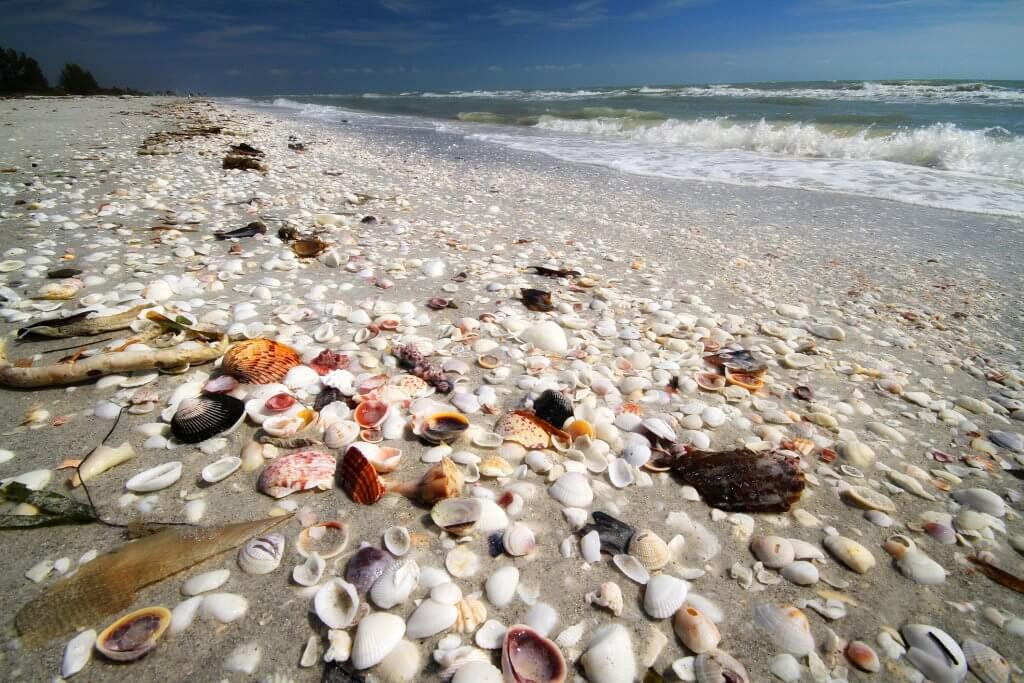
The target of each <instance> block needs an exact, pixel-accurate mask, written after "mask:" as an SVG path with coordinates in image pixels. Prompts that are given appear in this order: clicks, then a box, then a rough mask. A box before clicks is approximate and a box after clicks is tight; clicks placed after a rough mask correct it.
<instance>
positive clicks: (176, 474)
mask: <svg viewBox="0 0 1024 683" xmlns="http://www.w3.org/2000/svg"><path fill="white" fill-rule="evenodd" d="M179 479H181V463H180V462H178V461H176V460H175V461H171V462H165V463H164V464H162V465H157V466H156V467H152V468H150V469H148V470H146V471H144V472H140V473H138V474H136V475H135V476H134V477H132V478H131V479H129V480H128V481H126V482H125V484H124V487H125V488H126V489H128V490H129V491H132V492H134V493H150V492H152V491H159V490H161V489H165V488H167V487H168V486H173V485H174V483H175V482H176V481H178V480H179Z"/></svg>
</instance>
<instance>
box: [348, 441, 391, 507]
mask: <svg viewBox="0 0 1024 683" xmlns="http://www.w3.org/2000/svg"><path fill="white" fill-rule="evenodd" d="M338 483H339V485H340V486H341V488H342V490H343V491H344V492H345V493H347V494H348V495H349V497H350V498H351V499H352V500H353V501H354V502H356V503H359V504H360V505H373V504H374V503H376V502H377V501H378V500H380V499H381V498H383V497H384V494H385V493H386V491H385V489H384V484H383V483H382V482H381V480H380V477H379V476H378V475H377V470H376V469H374V467H373V465H372V464H370V461H369V460H367V459H366V457H365V456H364V455H363V448H362V446H361V445H360V444H353V445H351V446H349V447H348V450H346V451H345V457H344V458H342V461H341V468H340V470H339V471H338Z"/></svg>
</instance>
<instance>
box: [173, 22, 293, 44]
mask: <svg viewBox="0 0 1024 683" xmlns="http://www.w3.org/2000/svg"><path fill="white" fill-rule="evenodd" d="M274 29H275V27H274V26H270V25H267V24H238V25H234V26H225V27H223V28H215V29H210V30H208V31H200V32H198V33H193V34H192V35H191V36H189V37H188V42H189V43H192V44H193V45H197V46H199V47H204V48H210V49H216V48H218V47H222V46H223V45H224V44H225V43H229V42H231V41H233V40H235V39H236V38H244V37H246V36H252V35H257V34H260V33H269V32H270V31H273V30H274Z"/></svg>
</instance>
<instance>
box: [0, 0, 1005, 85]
mask: <svg viewBox="0 0 1024 683" xmlns="http://www.w3.org/2000/svg"><path fill="white" fill-rule="evenodd" d="M1022 36H1024V0H998V1H997V0H792V1H786V2H772V1H771V0H633V1H616V0H576V1H575V2H568V3H554V2H546V1H542V0H476V1H470V0H424V1H422V2H420V1H417V0H364V1H362V2H347V1H345V0H333V1H328V0H312V1H309V2H302V1H301V0H248V1H247V2H224V1H220V0H204V1H202V2H197V1H195V0H176V1H173V2H172V1H160V0H150V1H148V2H146V1H143V2H117V1H115V0H0V45H2V46H3V47H13V48H15V49H18V50H23V51H25V52H28V53H29V54H31V55H33V56H35V57H36V58H37V59H39V61H40V63H41V64H42V65H43V68H44V70H45V71H46V73H47V75H48V77H50V78H51V80H53V79H55V77H56V74H57V72H58V71H59V68H60V65H61V64H62V63H63V62H64V61H77V62H79V63H81V64H83V65H84V66H86V67H87V68H89V69H91V70H92V71H93V73H95V74H96V76H97V78H98V79H99V80H100V82H101V83H103V84H110V85H130V86H133V87H138V88H146V89H163V88H173V89H177V90H179V91H206V92H210V93H213V94H237V95H245V94H249V95H260V94H304V93H326V92H349V91H354V92H362V91H372V90H378V91H379V90H395V89H399V90H406V89H456V88H480V87H486V88H509V87H570V86H581V85H616V84H626V83H629V84H643V83H646V84H666V83H706V82H739V81H763V80H815V79H879V78H987V79H997V78H1001V79H1024V38H1022Z"/></svg>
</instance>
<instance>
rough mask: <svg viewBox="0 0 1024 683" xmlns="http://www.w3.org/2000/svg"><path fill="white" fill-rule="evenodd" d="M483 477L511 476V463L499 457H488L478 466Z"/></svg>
mask: <svg viewBox="0 0 1024 683" xmlns="http://www.w3.org/2000/svg"><path fill="white" fill-rule="evenodd" d="M478 469H479V470H480V475H481V476H483V477H507V476H510V475H511V474H512V470H513V469H514V468H513V467H512V463H510V462H509V461H508V460H505V458H503V457H501V456H500V455H488V456H487V457H485V458H484V459H483V460H481V461H480V465H479V466H478Z"/></svg>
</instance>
